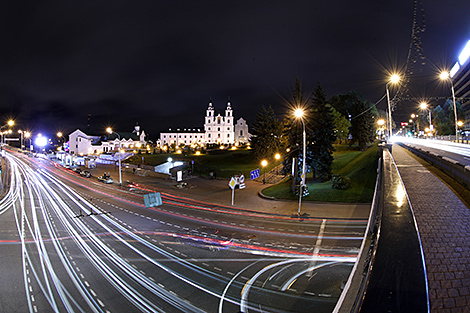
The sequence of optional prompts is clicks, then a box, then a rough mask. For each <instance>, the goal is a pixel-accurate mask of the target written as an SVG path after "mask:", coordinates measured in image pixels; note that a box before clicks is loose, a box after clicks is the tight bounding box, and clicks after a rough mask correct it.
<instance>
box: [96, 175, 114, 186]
mask: <svg viewBox="0 0 470 313" xmlns="http://www.w3.org/2000/svg"><path fill="white" fill-rule="evenodd" d="M98 180H99V181H100V182H103V183H105V184H112V183H113V179H112V178H111V176H109V174H106V173H104V174H103V175H102V176H99V177H98Z"/></svg>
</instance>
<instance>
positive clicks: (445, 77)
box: [439, 71, 449, 80]
mask: <svg viewBox="0 0 470 313" xmlns="http://www.w3.org/2000/svg"><path fill="white" fill-rule="evenodd" d="M439 78H440V79H442V80H446V79H447V78H449V72H447V71H444V72H442V73H441V75H440V76H439Z"/></svg>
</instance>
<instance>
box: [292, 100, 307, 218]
mask: <svg viewBox="0 0 470 313" xmlns="http://www.w3.org/2000/svg"><path fill="white" fill-rule="evenodd" d="M294 114H295V116H296V117H298V118H300V120H301V121H302V129H303V131H302V137H303V156H302V158H303V160H302V181H301V182H300V186H299V210H298V212H297V214H298V215H299V216H300V208H301V206H302V188H303V187H304V186H305V158H306V154H307V135H306V133H305V122H304V119H303V116H304V110H302V109H296V110H295V112H294Z"/></svg>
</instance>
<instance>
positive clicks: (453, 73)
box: [450, 62, 460, 78]
mask: <svg viewBox="0 0 470 313" xmlns="http://www.w3.org/2000/svg"><path fill="white" fill-rule="evenodd" d="M459 70H460V64H459V62H455V64H454V66H452V69H451V70H450V78H452V77H454V76H455V74H457V72H458V71H459Z"/></svg>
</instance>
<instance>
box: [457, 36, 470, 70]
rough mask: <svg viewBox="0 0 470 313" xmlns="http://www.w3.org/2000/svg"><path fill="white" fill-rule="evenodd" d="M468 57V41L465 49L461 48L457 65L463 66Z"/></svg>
mask: <svg viewBox="0 0 470 313" xmlns="http://www.w3.org/2000/svg"><path fill="white" fill-rule="evenodd" d="M469 57H470V40H469V41H468V42H467V44H466V45H465V48H463V50H462V53H460V55H459V63H460V65H464V64H465V62H467V60H468V58H469Z"/></svg>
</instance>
